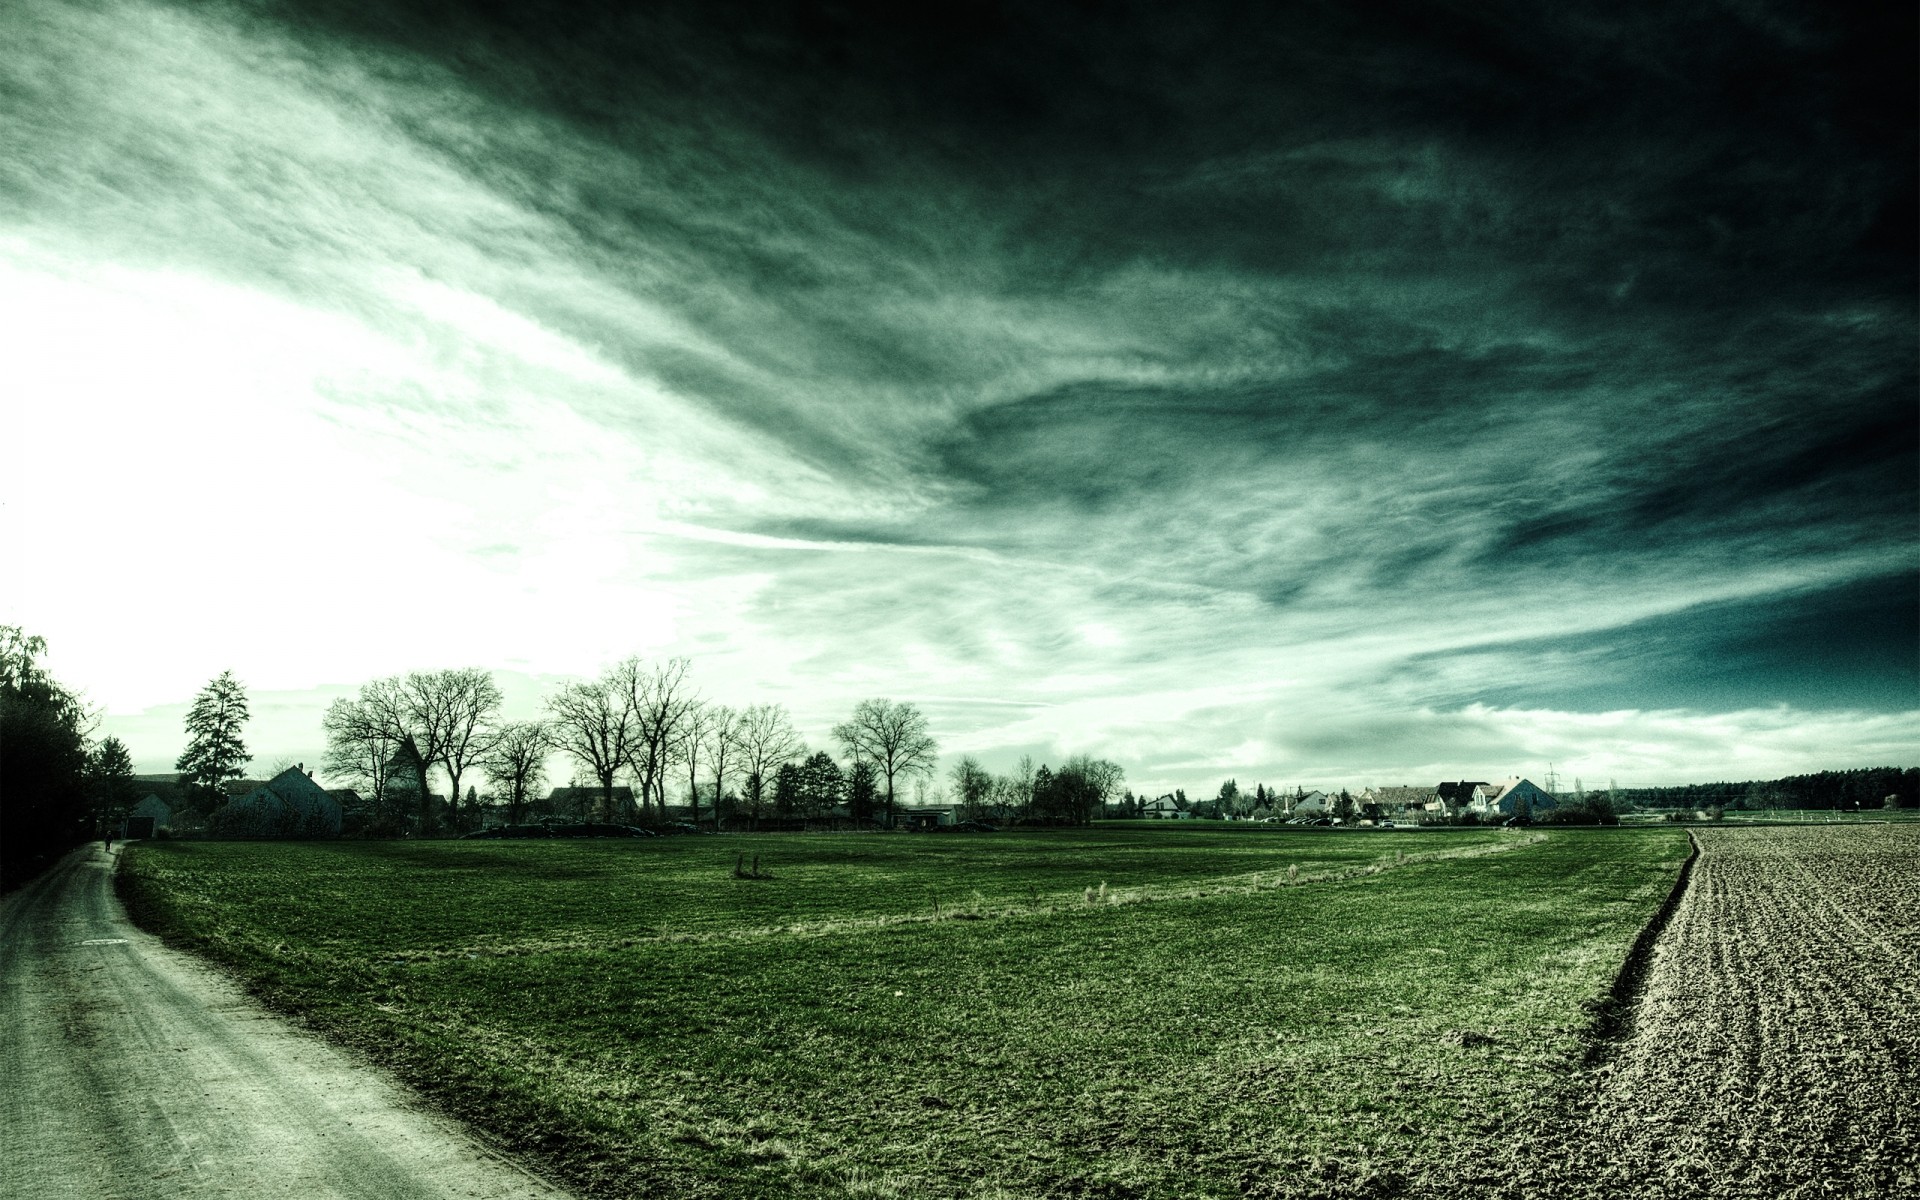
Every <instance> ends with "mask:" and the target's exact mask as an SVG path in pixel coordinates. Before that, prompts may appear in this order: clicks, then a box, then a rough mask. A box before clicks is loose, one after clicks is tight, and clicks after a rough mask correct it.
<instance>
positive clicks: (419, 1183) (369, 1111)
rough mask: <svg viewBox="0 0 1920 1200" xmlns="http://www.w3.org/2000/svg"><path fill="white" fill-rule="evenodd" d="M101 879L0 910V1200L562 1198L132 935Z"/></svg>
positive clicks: (102, 874) (362, 1068) (57, 881)
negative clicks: (0, 1142)
mask: <svg viewBox="0 0 1920 1200" xmlns="http://www.w3.org/2000/svg"><path fill="white" fill-rule="evenodd" d="M113 862H114V859H113V856H112V855H110V854H109V853H108V852H107V851H105V850H103V849H101V848H100V847H98V846H92V847H88V848H86V849H83V850H78V851H75V852H74V853H73V854H71V855H69V856H67V857H66V858H65V859H63V860H61V862H60V863H59V864H58V865H57V866H56V867H54V868H53V869H52V870H51V871H49V872H48V873H47V874H46V875H44V876H42V877H41V878H40V879H38V880H36V881H34V882H33V883H31V884H29V885H28V886H27V887H25V888H23V889H21V890H20V891H19V892H17V893H15V894H14V895H11V896H9V897H7V898H6V900H5V901H4V902H0V1012H4V1013H5V1014H6V1019H5V1021H4V1022H0V1080H4V1081H5V1083H6V1086H5V1088H4V1089H0V1093H4V1094H0V1129H4V1130H5V1131H6V1136H5V1149H4V1153H0V1195H5V1196H21V1197H28V1196H31V1197H36V1198H44V1200H65V1198H70V1197H71V1198H78V1197H89V1198H91V1197H188V1196H245V1197H248V1200H253V1198H255V1197H269V1196H289V1197H303V1198H304V1197H330V1196H342V1197H346V1196H352V1197H381V1198H383V1200H386V1198H393V1200H413V1198H422V1200H424V1198H427V1197H461V1198H462V1200H471V1198H475V1197H478V1198H481V1200H558V1198H562V1197H564V1193H563V1192H561V1191H559V1190H558V1189H556V1188H554V1187H551V1186H549V1185H548V1184H546V1183H544V1182H543V1181H541V1180H539V1179H537V1178H535V1177H534V1176H532V1175H530V1174H528V1173H527V1172H526V1171H524V1170H522V1169H520V1168H519V1167H517V1166H515V1165H513V1164H511V1163H508V1162H506V1161H504V1160H503V1159H501V1158H500V1157H498V1156H497V1155H495V1154H493V1153H492V1152H491V1151H489V1150H488V1149H487V1148H486V1147H484V1146H482V1145H481V1144H479V1143H478V1142H476V1141H475V1140H474V1139H473V1138H472V1137H471V1136H470V1135H468V1134H466V1133H463V1132H462V1131H461V1130H460V1129H458V1128H457V1127H456V1126H455V1125H453V1124H452V1123H451V1122H450V1121H448V1120H446V1119H444V1118H442V1117H439V1116H437V1115H435V1114H432V1113H430V1112H427V1111H425V1110H424V1109H422V1108H420V1107H419V1106H418V1105H417V1103H415V1102H413V1101H411V1100H410V1099H409V1098H408V1096H407V1095H406V1094H405V1092H404V1091H403V1090H402V1089H401V1088H400V1087H399V1086H398V1085H396V1084H394V1083H393V1082H392V1081H390V1080H389V1079H387V1078H386V1077H384V1076H383V1075H382V1074H381V1073H379V1072H378V1071H376V1070H374V1069H373V1068H371V1067H369V1066H368V1065H366V1064H364V1063H361V1062H358V1061H356V1060H354V1059H353V1058H351V1057H350V1056H349V1055H347V1054H346V1053H345V1052H343V1051H341V1050H339V1049H336V1048H334V1047H332V1046H329V1045H326V1044H324V1043H322V1042H321V1041H319V1040H318V1039H316V1038H315V1037H313V1036H312V1035H310V1034H308V1033H306V1032H304V1031H302V1030H299V1029H297V1028H295V1027H293V1026H291V1025H289V1024H288V1023H286V1022H285V1021H283V1020H280V1019H278V1018H276V1017H273V1016H270V1015H269V1014H268V1013H267V1012H266V1011H265V1010H263V1009H262V1008H261V1007H260V1006H259V1005H258V1004H256V1003H255V1002H254V1001H252V1000H251V999H249V998H248V997H247V996H246V995H245V994H243V993H242V992H241V991H239V989H237V988H236V987H235V986H234V985H233V984H231V983H230V982H228V981H227V980H226V979H225V978H223V977H222V976H220V975H218V974H216V973H214V972H213V971H211V970H210V969H208V968H207V967H205V966H203V965H201V964H199V963H198V962H196V961H194V960H193V959H191V958H189V957H187V956H185V955H183V954H180V953H178V952H176V951H173V950H169V949H167V948H166V947H165V946H162V945H161V944H160V943H159V942H158V941H156V940H155V939H154V938H152V937H150V936H148V935H147V934H144V933H141V932H140V931H139V930H137V929H135V928H133V926H132V925H131V924H129V923H128V921H127V919H126V914H125V912H124V911H123V910H122V909H121V907H120V904H119V901H118V900H117V899H116V898H115V896H114V894H113V889H112V885H111V877H112V867H113Z"/></svg>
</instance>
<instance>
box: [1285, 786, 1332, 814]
mask: <svg viewBox="0 0 1920 1200" xmlns="http://www.w3.org/2000/svg"><path fill="white" fill-rule="evenodd" d="M1287 811H1288V812H1290V813H1292V814H1294V815H1295V816H1298V817H1314V816H1323V815H1325V814H1326V813H1329V812H1332V811H1333V801H1332V799H1330V798H1329V797H1328V796H1327V794H1326V793H1325V792H1308V793H1307V794H1306V795H1304V796H1295V797H1294V799H1293V804H1292V806H1291V807H1289V808H1288V809H1287Z"/></svg>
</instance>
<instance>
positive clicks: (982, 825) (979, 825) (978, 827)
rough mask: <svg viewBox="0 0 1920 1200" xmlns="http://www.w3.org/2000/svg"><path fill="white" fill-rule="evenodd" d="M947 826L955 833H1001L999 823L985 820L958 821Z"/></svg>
mask: <svg viewBox="0 0 1920 1200" xmlns="http://www.w3.org/2000/svg"><path fill="white" fill-rule="evenodd" d="M947 828H949V829H951V830H953V831H954V832H955V833H999V832H1000V827H999V826H998V825H989V824H987V823H986V822H985V821H958V822H955V823H954V824H952V825H949V826H948V827H947Z"/></svg>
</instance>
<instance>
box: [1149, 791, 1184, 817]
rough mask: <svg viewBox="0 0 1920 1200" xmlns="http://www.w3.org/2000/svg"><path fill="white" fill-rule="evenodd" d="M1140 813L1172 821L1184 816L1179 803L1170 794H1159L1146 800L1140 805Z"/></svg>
mask: <svg viewBox="0 0 1920 1200" xmlns="http://www.w3.org/2000/svg"><path fill="white" fill-rule="evenodd" d="M1140 815H1141V816H1143V817H1147V818H1150V819H1153V820H1161V821H1172V820H1175V819H1177V818H1180V817H1184V816H1186V814H1185V813H1183V812H1181V811H1180V803H1179V801H1177V800H1175V799H1174V798H1173V797H1172V796H1161V797H1159V798H1158V799H1154V800H1147V801H1144V802H1142V803H1141V805H1140Z"/></svg>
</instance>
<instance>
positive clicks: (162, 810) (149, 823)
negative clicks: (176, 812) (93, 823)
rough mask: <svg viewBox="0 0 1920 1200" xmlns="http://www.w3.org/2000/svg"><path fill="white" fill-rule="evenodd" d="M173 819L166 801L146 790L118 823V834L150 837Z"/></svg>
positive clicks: (128, 836) (129, 836)
mask: <svg viewBox="0 0 1920 1200" xmlns="http://www.w3.org/2000/svg"><path fill="white" fill-rule="evenodd" d="M172 820H173V810H172V809H171V808H169V807H168V806H167V802H166V801H165V800H162V799H161V798H160V797H159V796H157V795H155V794H154V793H152V792H148V793H147V794H146V795H145V796H143V797H142V798H141V800H140V803H138V804H136V805H134V806H133V808H132V810H131V811H130V812H128V813H127V819H126V820H124V821H122V822H121V823H120V836H121V837H123V838H147V837H152V836H153V835H154V834H155V833H157V832H159V831H160V830H162V829H166V828H168V826H169V824H170V823H171V822H172Z"/></svg>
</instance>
